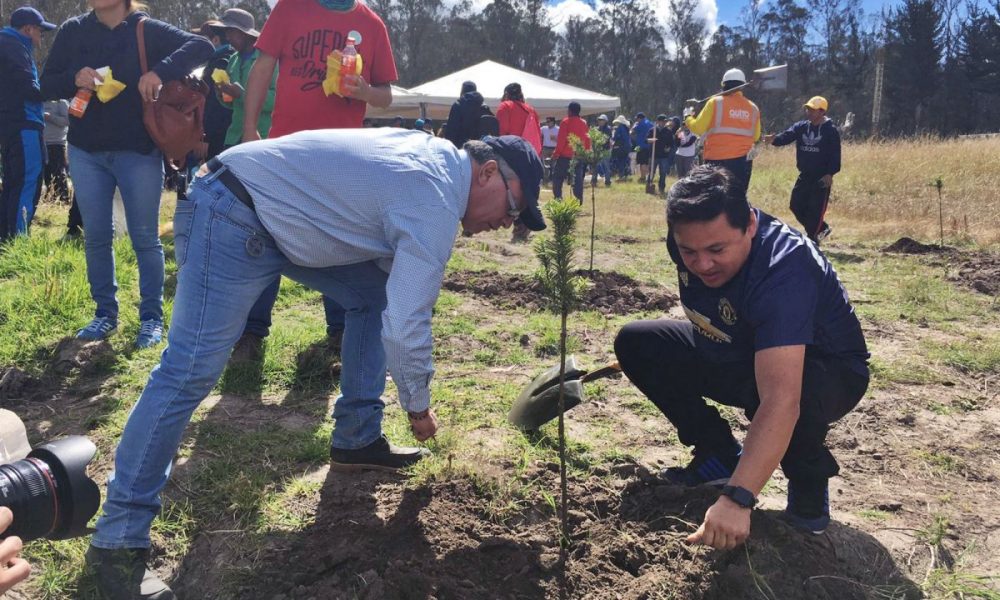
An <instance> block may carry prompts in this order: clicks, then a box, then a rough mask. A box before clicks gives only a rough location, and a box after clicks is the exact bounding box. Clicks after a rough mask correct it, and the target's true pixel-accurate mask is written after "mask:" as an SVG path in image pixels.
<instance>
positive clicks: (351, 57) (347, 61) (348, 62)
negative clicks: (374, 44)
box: [340, 36, 358, 90]
mask: <svg viewBox="0 0 1000 600" xmlns="http://www.w3.org/2000/svg"><path fill="white" fill-rule="evenodd" d="M357 43H358V41H357V40H356V39H354V37H353V36H351V37H348V38H347V45H346V46H344V51H343V53H342V54H341V57H340V89H341V90H343V89H344V77H346V76H348V75H355V74H356V73H355V70H356V69H357V64H358V50H357V48H355V47H354V45H355V44H357Z"/></svg>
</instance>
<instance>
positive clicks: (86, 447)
mask: <svg viewBox="0 0 1000 600" xmlns="http://www.w3.org/2000/svg"><path fill="white" fill-rule="evenodd" d="M96 451H97V448H96V447H95V446H94V444H93V442H91V441H90V440H88V439H87V438H85V437H81V436H73V437H68V438H64V439H61V440H58V441H55V442H51V443H48V444H44V445H42V446H39V447H38V448H36V449H35V450H34V451H32V452H31V454H29V455H28V457H27V458H25V459H24V460H19V461H17V462H14V463H11V464H7V465H0V506H6V507H8V508H10V510H11V512H12V513H14V522H13V524H12V525H11V526H10V527H9V528H7V531H4V532H3V533H2V534H0V537H6V536H12V535H16V536H19V537H20V538H21V539H22V540H24V541H25V542H27V541H31V540H35V539H38V538H42V537H44V538H48V539H51V540H61V539H66V538H71V537H76V536H79V535H85V534H86V533H88V531H87V522H88V521H90V518H91V517H92V516H94V513H96V512H97V507H98V503H99V502H100V498H101V493H100V491H99V490H98V488H97V484H96V483H94V482H93V481H92V480H91V479H90V478H88V477H87V472H86V470H87V464H88V463H89V462H90V460H91V459H92V458H93V457H94V453H95V452H96Z"/></svg>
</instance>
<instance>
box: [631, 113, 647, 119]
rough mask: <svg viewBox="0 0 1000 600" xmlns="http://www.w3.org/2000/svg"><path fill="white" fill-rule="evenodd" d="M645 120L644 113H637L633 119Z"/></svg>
mask: <svg viewBox="0 0 1000 600" xmlns="http://www.w3.org/2000/svg"><path fill="white" fill-rule="evenodd" d="M645 118H646V113H644V112H637V113H635V117H633V119H645Z"/></svg>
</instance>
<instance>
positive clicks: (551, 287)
mask: <svg viewBox="0 0 1000 600" xmlns="http://www.w3.org/2000/svg"><path fill="white" fill-rule="evenodd" d="M545 212H546V214H547V215H548V217H549V220H550V221H551V222H552V235H551V236H545V237H542V238H539V239H538V241H536V242H535V255H536V256H537V257H538V262H539V263H541V268H540V269H539V271H538V280H539V282H540V283H541V284H542V288H543V289H544V290H545V296H546V299H547V300H548V304H549V306H550V307H551V308H552V309H553V310H555V311H557V312H558V313H559V316H560V330H559V496H560V502H559V532H560V538H561V539H560V540H559V567H560V568H559V573H560V575H559V597H560V599H565V598H566V557H567V555H568V550H569V543H570V539H571V536H570V530H569V518H568V516H567V502H568V498H567V493H566V429H565V423H564V419H563V416H564V414H565V412H566V397H565V392H566V335H567V334H566V332H567V320H568V318H569V313H570V312H571V311H572V310H573V309H574V308H575V307H576V305H577V304H578V303H579V299H580V292H581V291H582V288H583V280H582V279H581V278H580V277H577V276H575V275H573V251H574V247H575V245H576V240H575V238H574V232H575V230H576V220H577V217H578V216H579V214H580V204H579V203H578V202H577V201H576V199H575V198H566V199H564V200H558V201H554V202H549V203H548V204H547V205H545Z"/></svg>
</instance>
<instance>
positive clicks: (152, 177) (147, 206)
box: [41, 0, 215, 348]
mask: <svg viewBox="0 0 1000 600" xmlns="http://www.w3.org/2000/svg"><path fill="white" fill-rule="evenodd" d="M90 4H91V6H92V7H93V10H92V11H90V12H88V13H86V14H84V15H80V16H78V17H74V18H71V19H69V20H68V21H66V22H65V23H63V25H62V27H60V29H59V33H57V34H56V38H55V40H54V41H53V43H52V49H51V50H50V51H49V57H48V60H47V61H46V62H45V69H44V70H43V72H42V77H41V86H42V94H43V95H44V96H45V97H46V98H48V99H53V98H72V97H73V96H74V95H75V94H76V93H77V91H78V90H81V89H84V90H93V89H95V87H96V85H97V82H98V81H100V80H101V79H102V77H101V75H99V74H98V72H97V69H100V68H101V67H110V68H111V75H112V76H113V77H114V79H116V80H118V81H120V82H122V83H124V84H125V86H126V87H125V89H124V90H123V91H122V92H121V93H120V94H119V95H118V96H116V97H115V98H113V99H111V100H109V101H107V102H100V101H99V100H98V98H97V95H96V94H95V95H94V96H93V97H92V98H91V99H90V102H89V104H88V105H87V108H86V111H85V112H84V113H83V116H82V117H80V118H77V117H74V116H72V114H71V116H70V123H69V133H68V142H69V149H68V150H69V171H70V176H71V177H72V179H73V185H74V188H75V189H76V198H77V202H78V204H79V206H80V214H81V216H82V217H83V230H84V231H85V232H86V235H85V236H84V250H85V254H86V259H87V279H88V280H89V282H90V294H91V296H92V297H93V299H94V302H95V304H96V305H97V306H96V310H95V313H94V318H93V320H91V322H90V323H89V324H87V325H86V326H84V327H83V328H82V329H80V330H79V331H78V332H77V334H76V337H77V338H79V339H83V340H101V339H104V338H106V337H107V336H109V335H111V333H113V332H114V331H115V330H116V329H117V328H118V299H117V297H116V294H117V291H118V283H117V281H116V279H115V257H114V250H113V248H112V241H113V239H114V225H113V219H112V202H113V199H114V194H115V188H118V189H119V190H120V191H121V196H122V202H123V204H124V205H125V219H126V222H127V223H128V233H129V237H130V238H131V240H132V248H133V249H134V250H135V255H136V262H137V263H138V267H139V297H140V302H139V331H138V333H137V335H136V338H135V346H136V347H137V348H147V347H150V346H154V345H156V344H159V343H160V342H161V341H162V339H163V280H164V269H163V246H162V245H161V244H160V236H159V215H160V195H161V193H162V191H163V155H162V154H161V152H160V151H159V150H158V149H157V147H156V145H155V144H154V143H153V140H152V138H150V137H149V133H147V131H146V127H145V125H143V121H142V107H143V103H145V102H152V101H153V99H154V98H155V97H156V95H157V94H158V93H159V89H160V86H162V85H163V83H164V82H167V81H171V80H177V79H181V78H183V77H185V76H187V75H188V74H189V73H191V71H192V70H193V69H194V68H195V67H197V66H198V65H201V64H204V63H205V62H207V61H208V60H209V59H210V58H211V57H212V53H213V52H214V50H215V49H214V48H213V47H212V43H211V42H209V41H208V40H207V39H205V38H203V37H201V36H199V35H194V34H192V33H188V32H186V31H181V30H180V29H177V28H176V27H173V26H171V25H168V24H166V23H164V22H162V21H157V20H155V19H150V18H149V17H148V16H147V15H146V14H145V13H144V12H142V11H143V10H144V9H145V7H144V6H143V5H141V4H139V3H138V2H133V1H132V0H91V2H90ZM143 19H145V25H144V26H143V27H144V30H145V33H144V38H145V45H146V58H147V64H148V66H149V71H148V72H147V73H145V74H143V73H142V72H141V71H142V69H141V67H140V64H139V42H138V37H137V31H136V27H137V25H138V24H139V22H140V21H141V20H143Z"/></svg>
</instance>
